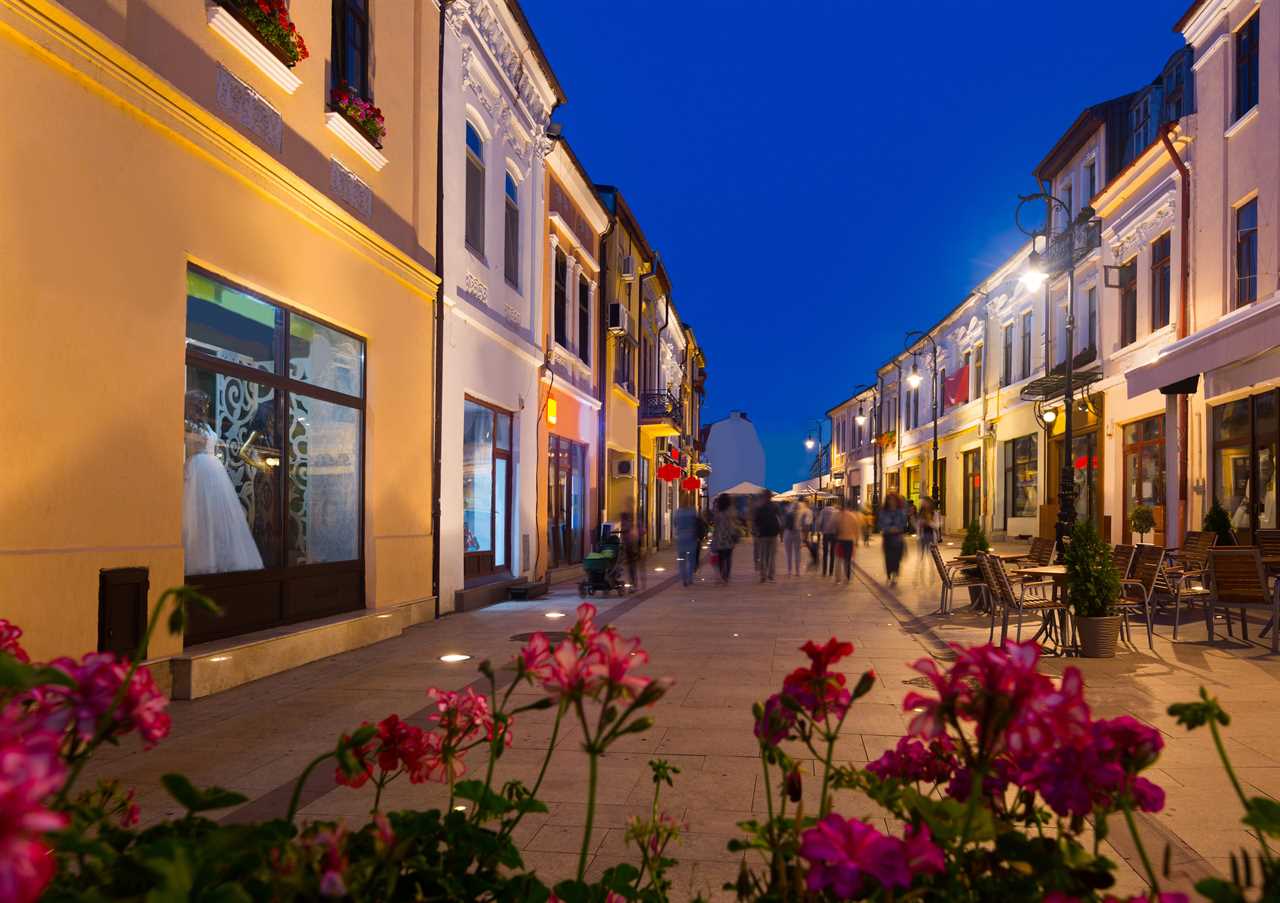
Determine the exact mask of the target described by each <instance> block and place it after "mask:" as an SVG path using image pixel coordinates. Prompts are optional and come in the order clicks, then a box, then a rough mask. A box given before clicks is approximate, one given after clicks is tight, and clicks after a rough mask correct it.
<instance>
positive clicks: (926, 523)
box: [916, 499, 939, 561]
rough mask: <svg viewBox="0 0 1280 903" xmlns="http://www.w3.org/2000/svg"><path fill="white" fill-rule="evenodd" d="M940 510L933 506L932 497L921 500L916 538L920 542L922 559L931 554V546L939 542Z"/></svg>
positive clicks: (917, 517) (917, 515)
mask: <svg viewBox="0 0 1280 903" xmlns="http://www.w3.org/2000/svg"><path fill="white" fill-rule="evenodd" d="M938 524H939V520H938V512H937V511H936V510H935V509H934V507H933V500H932V499H923V500H921V502H920V511H919V512H918V513H917V514H916V538H917V540H918V541H919V543H920V560H921V561H923V560H924V559H925V557H926V556H927V555H928V554H929V547H930V546H935V545H937V544H938Z"/></svg>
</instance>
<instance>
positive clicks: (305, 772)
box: [285, 752, 333, 822]
mask: <svg viewBox="0 0 1280 903" xmlns="http://www.w3.org/2000/svg"><path fill="white" fill-rule="evenodd" d="M332 755H333V753H331V752H327V753H322V754H320V755H318V756H316V757H315V758H314V759H312V760H311V761H310V762H309V763H307V767H306V768H304V769H302V774H300V775H298V782H297V783H296V784H294V785H293V796H291V797H289V811H288V813H287V814H286V815H285V821H289V822H292V821H293V818H294V816H295V815H297V814H298V801H299V800H300V799H302V787H303V785H304V784H306V783H307V778H309V777H311V772H313V771H315V768H316V766H317V765H319V764H320V763H321V762H323V761H324V760H325V759H328V758H330V757H331V756H332Z"/></svg>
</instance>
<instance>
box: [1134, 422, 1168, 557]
mask: <svg viewBox="0 0 1280 903" xmlns="http://www.w3.org/2000/svg"><path fill="white" fill-rule="evenodd" d="M1138 505H1147V506H1149V507H1151V508H1155V509H1157V514H1158V515H1159V517H1158V519H1159V520H1163V512H1164V416H1163V415H1159V416H1156V417H1148V418H1147V419H1146V420H1140V421H1138V422H1137V423H1130V424H1128V425H1127V426H1125V428H1124V524H1125V527H1124V532H1125V536H1126V537H1127V538H1126V539H1125V541H1126V542H1132V541H1133V539H1134V537H1131V536H1130V534H1131V532H1132V531H1131V530H1130V529H1129V513H1130V512H1131V511H1132V510H1133V509H1134V508H1135V507H1137V506H1138Z"/></svg>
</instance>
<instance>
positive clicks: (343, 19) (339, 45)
mask: <svg viewBox="0 0 1280 903" xmlns="http://www.w3.org/2000/svg"><path fill="white" fill-rule="evenodd" d="M333 74H334V78H335V80H336V82H337V83H338V84H346V85H347V86H348V87H350V88H351V89H353V90H354V91H355V92H356V93H357V94H359V95H360V96H361V97H363V98H365V99H366V100H367V99H370V98H371V96H372V95H371V94H370V91H369V0H334V2H333Z"/></svg>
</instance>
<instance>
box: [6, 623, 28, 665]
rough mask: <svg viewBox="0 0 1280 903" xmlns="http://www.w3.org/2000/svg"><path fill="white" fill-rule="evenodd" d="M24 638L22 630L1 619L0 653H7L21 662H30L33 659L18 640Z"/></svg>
mask: <svg viewBox="0 0 1280 903" xmlns="http://www.w3.org/2000/svg"><path fill="white" fill-rule="evenodd" d="M21 637H22V628H21V627H19V626H18V625H17V624H14V623H13V622H12V621H9V620H7V619H5V618H0V652H7V653H9V654H10V655H12V656H13V657H14V658H16V659H17V660H18V661H20V662H29V661H31V657H30V656H29V655H27V650H25V649H23V648H22V644H21V643H19V642H18V640H19V639H20V638H21Z"/></svg>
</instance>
